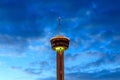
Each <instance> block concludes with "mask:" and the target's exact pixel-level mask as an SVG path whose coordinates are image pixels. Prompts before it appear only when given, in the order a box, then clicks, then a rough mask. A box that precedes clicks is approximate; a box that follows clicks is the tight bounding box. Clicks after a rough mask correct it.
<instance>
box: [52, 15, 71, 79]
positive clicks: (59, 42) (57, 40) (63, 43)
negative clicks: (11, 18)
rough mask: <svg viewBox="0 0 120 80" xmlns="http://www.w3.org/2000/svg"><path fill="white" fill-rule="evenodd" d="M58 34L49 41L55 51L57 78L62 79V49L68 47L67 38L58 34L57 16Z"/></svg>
mask: <svg viewBox="0 0 120 80" xmlns="http://www.w3.org/2000/svg"><path fill="white" fill-rule="evenodd" d="M58 34H59V35H58V36H55V37H53V38H52V39H51V40H50V42H51V45H52V49H53V50H55V51H56V54H57V56H56V62H57V63H56V66H57V80H64V51H65V50H67V49H68V47H69V41H70V40H69V39H68V38H67V37H65V36H61V35H60V17H59V18H58Z"/></svg>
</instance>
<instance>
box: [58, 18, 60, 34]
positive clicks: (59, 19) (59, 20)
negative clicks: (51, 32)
mask: <svg viewBox="0 0 120 80" xmlns="http://www.w3.org/2000/svg"><path fill="white" fill-rule="evenodd" d="M60 19H61V18H60V17H58V35H60Z"/></svg>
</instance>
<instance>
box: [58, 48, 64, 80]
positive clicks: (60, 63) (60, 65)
mask: <svg viewBox="0 0 120 80" xmlns="http://www.w3.org/2000/svg"><path fill="white" fill-rule="evenodd" d="M56 58H57V61H56V62H57V65H56V66H57V80H64V51H63V50H58V51H57V56H56Z"/></svg>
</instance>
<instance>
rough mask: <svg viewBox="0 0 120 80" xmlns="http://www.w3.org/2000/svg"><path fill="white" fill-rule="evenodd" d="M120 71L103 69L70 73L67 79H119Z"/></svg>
mask: <svg viewBox="0 0 120 80" xmlns="http://www.w3.org/2000/svg"><path fill="white" fill-rule="evenodd" d="M119 74H120V72H119V71H118V72H109V71H101V72H98V73H79V72H76V73H69V74H66V80H81V79H82V80H106V79H107V80H119V78H120V77H119Z"/></svg>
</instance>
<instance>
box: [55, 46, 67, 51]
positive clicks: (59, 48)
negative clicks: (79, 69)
mask: <svg viewBox="0 0 120 80" xmlns="http://www.w3.org/2000/svg"><path fill="white" fill-rule="evenodd" d="M55 50H56V51H64V50H65V49H64V47H56V48H55Z"/></svg>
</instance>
